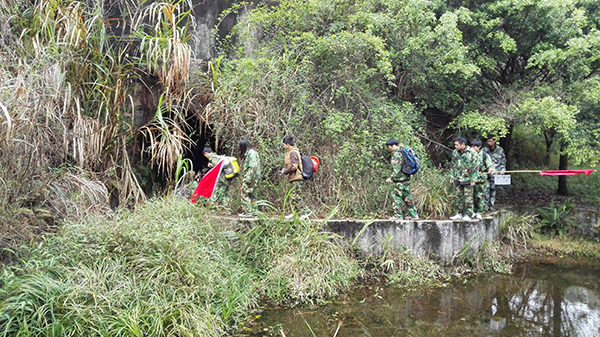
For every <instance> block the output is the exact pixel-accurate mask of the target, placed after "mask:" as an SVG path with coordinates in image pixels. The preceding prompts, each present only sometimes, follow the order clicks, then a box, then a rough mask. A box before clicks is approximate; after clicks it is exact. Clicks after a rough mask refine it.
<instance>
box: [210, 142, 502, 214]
mask: <svg viewBox="0 0 600 337" xmlns="http://www.w3.org/2000/svg"><path fill="white" fill-rule="evenodd" d="M386 145H387V147H388V150H389V151H390V152H392V158H391V166H392V175H391V176H390V177H389V178H388V179H387V180H386V182H387V183H389V184H393V196H394V214H393V216H392V217H391V218H390V219H391V220H404V219H405V217H404V214H403V210H402V208H403V206H404V207H406V211H407V217H406V219H408V220H418V219H419V215H418V213H417V208H416V207H415V204H414V202H413V198H412V194H411V190H410V183H411V177H412V174H413V173H414V171H413V172H411V171H410V169H407V167H409V168H410V165H408V166H407V160H411V159H410V158H409V157H408V156H407V153H409V152H407V151H405V149H404V146H403V145H402V144H400V142H399V141H398V140H397V139H395V138H390V139H388V141H387V142H386ZM482 145H483V143H482V141H481V140H480V139H473V140H472V141H471V142H470V145H467V140H466V138H464V137H462V136H459V137H457V138H456V139H455V140H454V152H453V153H452V160H451V167H450V184H452V185H455V186H456V188H457V208H458V212H457V213H456V214H455V215H454V216H451V217H450V219H452V220H472V219H481V218H482V213H483V212H484V211H494V210H495V208H494V204H495V199H496V185H495V183H494V179H493V175H494V174H498V173H500V174H504V172H505V171H506V156H505V154H504V150H503V149H502V147H500V146H498V145H497V144H496V140H495V139H494V138H489V139H487V146H486V147H482ZM238 146H239V150H240V154H241V157H242V158H243V167H242V170H241V174H242V186H241V189H240V192H241V200H242V208H243V211H244V212H243V213H241V214H239V216H242V217H246V216H251V217H254V216H256V214H257V211H258V210H257V209H256V200H257V196H256V192H257V188H258V184H259V182H260V177H261V167H260V158H259V156H258V153H257V152H256V150H255V149H254V148H253V147H252V145H251V144H250V142H249V141H248V140H246V139H242V140H241V141H240V142H239V144H238ZM283 147H284V149H285V159H284V164H283V168H282V169H281V171H280V174H281V175H283V176H284V177H286V178H287V180H288V181H289V182H290V184H292V188H291V191H290V193H289V194H288V198H287V200H288V202H289V204H290V205H291V207H292V210H293V212H292V213H291V214H289V215H287V216H285V217H286V218H288V219H289V218H291V217H292V216H293V215H294V213H296V214H299V215H300V218H301V219H306V218H308V217H309V216H310V215H311V214H312V212H311V211H310V210H309V209H308V208H307V207H306V205H304V202H303V198H302V194H301V191H302V189H303V187H304V178H303V176H302V160H301V155H300V151H299V150H298V148H297V147H296V146H295V143H294V138H293V137H292V136H286V137H285V138H284V139H283ZM202 154H203V155H204V156H205V157H206V158H207V159H208V166H209V167H214V166H215V165H217V164H218V163H219V162H221V161H223V160H226V156H221V155H218V154H216V153H215V152H213V150H212V148H210V147H205V148H204V150H203V151H202ZM413 164H414V163H413ZM222 169H224V168H222ZM231 179H233V178H227V177H226V175H225V174H221V175H220V176H219V179H218V182H217V184H216V188H215V190H214V192H213V196H212V198H211V199H212V201H213V202H214V203H215V204H217V205H219V206H221V207H224V208H225V209H229V207H230V202H231V198H230V194H229V193H228V190H229V185H230V181H231Z"/></svg>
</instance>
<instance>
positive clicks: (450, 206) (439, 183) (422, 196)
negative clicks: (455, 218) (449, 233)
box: [411, 168, 456, 219]
mask: <svg viewBox="0 0 600 337" xmlns="http://www.w3.org/2000/svg"><path fill="white" fill-rule="evenodd" d="M449 181H450V176H449V174H448V172H447V171H444V170H442V169H439V168H426V169H423V170H419V173H418V174H417V175H416V176H414V179H413V181H412V185H411V189H412V194H413V201H414V203H415V205H416V206H417V210H418V211H419V215H420V216H421V217H422V218H430V219H440V218H445V217H446V216H448V214H452V212H453V211H454V201H455V198H456V195H455V193H456V191H455V189H454V187H453V186H452V185H450V184H449V183H448V182H449Z"/></svg>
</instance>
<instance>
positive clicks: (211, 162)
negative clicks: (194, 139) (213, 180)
mask: <svg viewBox="0 0 600 337" xmlns="http://www.w3.org/2000/svg"><path fill="white" fill-rule="evenodd" d="M202 154H203V155H204V157H205V158H206V159H208V167H213V166H215V165H217V164H218V163H219V162H220V161H221V160H224V161H226V158H225V156H219V155H218V154H216V153H214V152H213V150H212V148H210V147H208V146H207V147H205V148H204V149H203V150H202ZM228 165H229V163H226V162H224V163H223V168H222V169H221V174H220V175H219V180H218V181H217V186H216V188H215V191H214V194H213V197H212V200H213V202H214V203H215V205H218V206H221V207H223V208H225V213H226V214H230V213H231V211H230V209H229V205H230V203H231V198H230V197H229V193H228V189H229V180H230V179H227V178H226V177H225V171H226V169H227V166H228Z"/></svg>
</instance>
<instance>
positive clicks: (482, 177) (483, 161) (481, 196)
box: [471, 138, 494, 219]
mask: <svg viewBox="0 0 600 337" xmlns="http://www.w3.org/2000/svg"><path fill="white" fill-rule="evenodd" d="M482 144H483V143H482V142H481V139H478V138H477V139H473V140H472V141H471V148H472V149H473V150H475V152H477V154H478V157H477V158H478V161H479V163H478V165H479V174H478V175H477V178H476V180H475V186H474V187H473V211H474V215H475V218H477V219H482V218H483V216H482V215H481V213H483V211H484V204H485V189H486V186H487V181H488V175H489V174H491V173H492V172H493V171H494V164H492V158H491V157H490V156H489V155H488V154H487V153H485V152H483V151H481V145H482Z"/></svg>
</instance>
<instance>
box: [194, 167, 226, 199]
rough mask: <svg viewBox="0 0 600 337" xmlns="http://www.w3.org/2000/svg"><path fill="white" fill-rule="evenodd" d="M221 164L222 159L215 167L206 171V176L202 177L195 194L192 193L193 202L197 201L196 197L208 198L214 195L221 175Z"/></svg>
mask: <svg viewBox="0 0 600 337" xmlns="http://www.w3.org/2000/svg"><path fill="white" fill-rule="evenodd" d="M221 164H223V161H222V160H221V161H220V162H219V163H218V164H217V165H215V167H213V168H211V169H210V170H209V171H208V172H206V174H205V175H204V177H202V179H200V182H199V183H198V187H196V189H195V190H194V194H192V198H191V200H192V203H196V198H198V197H200V196H202V197H205V198H206V199H210V197H212V195H213V192H214V191H215V187H217V181H219V176H220V175H221Z"/></svg>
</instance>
